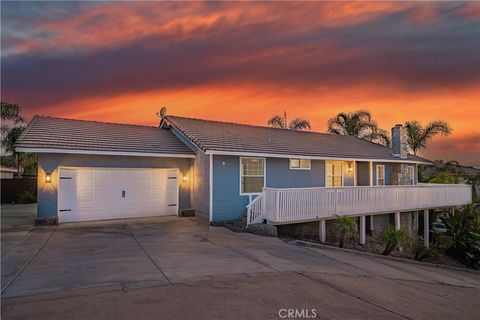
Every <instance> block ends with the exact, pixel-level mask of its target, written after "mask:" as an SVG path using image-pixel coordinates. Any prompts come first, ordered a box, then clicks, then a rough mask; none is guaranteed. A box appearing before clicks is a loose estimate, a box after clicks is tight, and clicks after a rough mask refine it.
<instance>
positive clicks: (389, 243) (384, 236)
mask: <svg viewBox="0 0 480 320" xmlns="http://www.w3.org/2000/svg"><path fill="white" fill-rule="evenodd" d="M378 240H379V241H380V243H382V244H383V245H385V249H384V250H383V252H382V254H383V255H384V256H388V255H389V254H390V253H391V252H392V251H393V250H395V249H396V248H397V247H399V246H405V245H408V244H410V242H411V237H410V234H409V233H408V231H407V230H405V229H400V230H396V229H395V227H394V226H389V227H388V228H387V229H385V230H383V231H382V232H381V233H380V235H379V236H378Z"/></svg>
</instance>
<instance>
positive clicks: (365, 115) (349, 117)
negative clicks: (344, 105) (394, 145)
mask: <svg viewBox="0 0 480 320" xmlns="http://www.w3.org/2000/svg"><path fill="white" fill-rule="evenodd" d="M327 131H328V132H329V133H333V134H338V135H345V136H353V137H357V138H360V139H364V140H368V141H372V142H375V143H379V144H383V145H385V146H389V145H390V136H389V134H388V132H387V131H386V130H383V129H380V128H379V127H378V124H377V122H376V121H374V120H373V119H372V115H371V113H370V112H369V111H368V110H357V111H355V112H348V113H345V112H341V113H339V114H337V115H336V116H335V117H333V118H331V119H330V120H328V130H327Z"/></svg>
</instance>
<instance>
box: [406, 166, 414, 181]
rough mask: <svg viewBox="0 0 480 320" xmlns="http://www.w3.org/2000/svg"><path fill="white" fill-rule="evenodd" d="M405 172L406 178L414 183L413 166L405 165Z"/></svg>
mask: <svg viewBox="0 0 480 320" xmlns="http://www.w3.org/2000/svg"><path fill="white" fill-rule="evenodd" d="M407 173H408V179H410V184H411V185H414V184H415V170H414V169H413V166H408V167H407Z"/></svg>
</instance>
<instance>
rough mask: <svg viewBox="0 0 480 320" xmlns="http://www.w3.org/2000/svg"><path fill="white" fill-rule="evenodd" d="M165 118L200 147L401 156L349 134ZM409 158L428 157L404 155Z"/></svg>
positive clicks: (317, 154) (376, 157) (230, 150)
mask: <svg viewBox="0 0 480 320" xmlns="http://www.w3.org/2000/svg"><path fill="white" fill-rule="evenodd" d="M166 120H167V122H168V123H169V124H170V125H172V126H173V127H175V128H176V129H178V130H179V131H180V132H182V133H183V134H184V135H185V136H186V137H187V138H189V139H190V140H191V141H192V142H194V143H195V144H196V145H197V146H198V147H199V148H200V149H202V150H203V151H216V152H225V153H259V154H260V153H262V154H272V155H283V156H287V155H297V156H306V157H320V158H321V157H325V158H331V157H336V158H340V159H371V160H387V161H392V160H393V161H398V160H401V159H399V158H397V157H395V156H393V154H392V149H391V148H388V147H385V146H382V145H379V144H376V143H372V142H369V141H365V140H362V139H358V138H355V137H351V136H340V135H333V134H328V133H317V132H308V131H291V130H285V129H275V128H269V127H262V126H253V125H244V124H237V123H229V122H219V121H211V120H201V119H193V118H185V117H178V116H166ZM408 160H409V161H416V162H427V163H430V161H429V160H426V159H423V158H420V157H416V156H414V155H408Z"/></svg>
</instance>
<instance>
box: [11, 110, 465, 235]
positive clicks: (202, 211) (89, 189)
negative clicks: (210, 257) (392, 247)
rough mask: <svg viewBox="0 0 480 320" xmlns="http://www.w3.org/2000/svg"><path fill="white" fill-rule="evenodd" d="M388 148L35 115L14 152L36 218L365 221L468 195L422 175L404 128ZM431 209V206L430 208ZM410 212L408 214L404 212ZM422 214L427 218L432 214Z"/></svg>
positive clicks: (321, 137) (271, 133)
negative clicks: (34, 199)
mask: <svg viewBox="0 0 480 320" xmlns="http://www.w3.org/2000/svg"><path fill="white" fill-rule="evenodd" d="M392 138H393V148H388V147H385V146H382V145H378V144H375V143H372V142H368V141H365V140H360V139H357V138H354V137H349V136H338V135H331V134H324V133H315V132H299V131H290V130H283V129H274V128H267V127H261V126H252V125H243V124H236V123H227V122H218V121H210V120H200V119H192V118H185V117H178V116H164V118H163V119H162V122H161V126H160V128H158V127H148V126H138V125H126V124H114V123H103V122H95V121H84V120H71V119H60V118H52V117H42V116H35V117H34V118H33V119H32V121H31V122H30V123H29V125H28V127H27V128H26V130H25V131H24V133H23V134H22V136H21V137H20V138H19V140H18V142H17V144H16V149H17V151H18V152H33V153H37V154H38V217H39V218H40V219H56V220H58V222H70V221H83V220H97V219H112V218H129V217H140V216H153V215H155V216H157V215H172V214H179V212H181V211H182V210H184V209H190V208H193V209H194V210H195V212H196V214H197V215H198V216H200V217H203V218H205V219H208V220H209V221H210V222H218V221H225V220H233V219H237V218H239V217H241V216H243V215H245V214H247V215H248V217H247V223H249V224H252V223H263V222H267V223H270V224H286V223H299V222H305V221H320V230H319V231H320V233H321V234H322V239H324V237H325V230H324V229H325V224H326V220H328V219H332V218H335V217H336V216H337V215H352V216H359V217H360V226H361V237H360V241H361V242H364V241H365V230H366V229H367V227H368V228H370V229H373V228H375V226H376V225H378V226H381V225H382V224H384V223H385V221H386V220H388V219H389V215H388V214H390V213H395V223H396V225H397V226H398V227H400V225H401V224H402V221H403V222H404V223H408V224H409V225H415V222H416V227H418V210H426V211H425V212H427V213H428V209H431V208H436V207H451V206H457V205H464V204H467V203H470V201H471V191H470V188H469V186H465V185H455V186H453V185H425V184H422V185H420V184H418V165H419V164H428V163H430V162H429V161H428V160H425V159H422V158H420V157H416V156H413V155H410V154H408V153H407V149H406V147H407V146H406V133H405V129H404V128H403V127H402V126H400V125H397V126H395V127H394V128H393V129H392ZM426 217H427V218H428V214H427V215H426ZM404 220H405V221H406V222H405V221H404ZM425 220H426V224H428V219H425Z"/></svg>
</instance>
